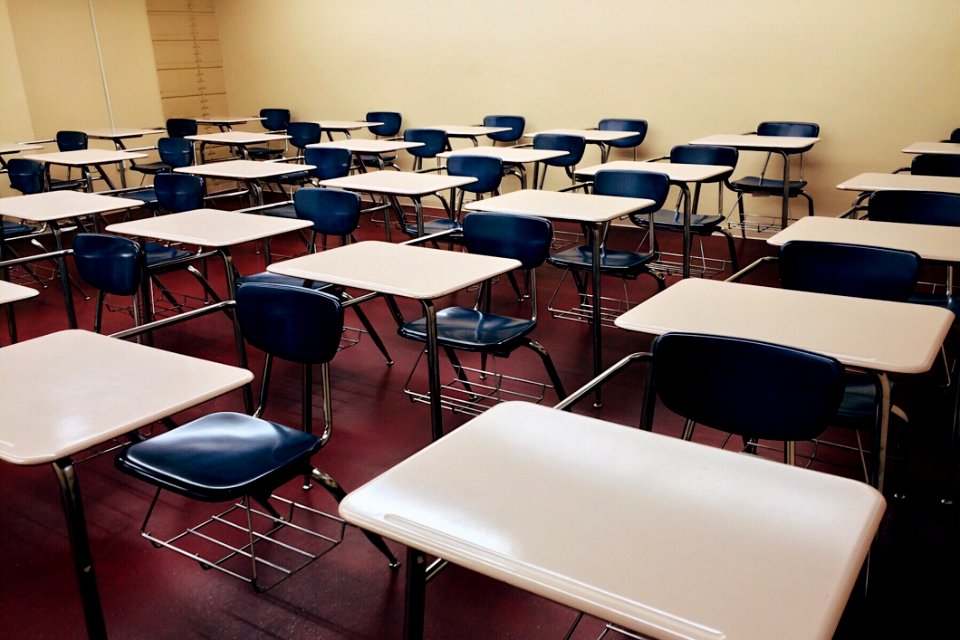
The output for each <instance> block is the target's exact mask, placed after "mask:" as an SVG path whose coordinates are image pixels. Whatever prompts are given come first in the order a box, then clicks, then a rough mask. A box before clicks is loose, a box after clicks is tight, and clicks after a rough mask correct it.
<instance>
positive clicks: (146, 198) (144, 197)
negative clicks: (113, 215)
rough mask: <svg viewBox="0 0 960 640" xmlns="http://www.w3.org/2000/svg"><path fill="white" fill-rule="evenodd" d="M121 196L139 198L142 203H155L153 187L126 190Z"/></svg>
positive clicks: (155, 194) (155, 196) (155, 193)
mask: <svg viewBox="0 0 960 640" xmlns="http://www.w3.org/2000/svg"><path fill="white" fill-rule="evenodd" d="M123 197H124V198H132V199H133V200H140V201H141V202H143V203H144V204H157V192H156V190H155V189H154V188H153V187H149V188H147V189H137V190H136V191H126V192H124V193H123Z"/></svg>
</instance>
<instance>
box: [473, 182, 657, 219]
mask: <svg viewBox="0 0 960 640" xmlns="http://www.w3.org/2000/svg"><path fill="white" fill-rule="evenodd" d="M652 204H653V200H648V199H646V198H622V197H619V196H599V195H595V194H587V193H573V192H571V191H542V190H540V189H522V190H520V191H513V192H511V193H505V194H503V195H501V196H494V197H492V198H484V199H483V200H477V201H475V202H471V203H469V204H467V205H465V207H466V208H467V209H469V210H471V211H492V212H497V213H516V214H521V215H528V216H540V217H541V218H547V219H549V220H573V221H576V222H587V223H601V222H609V221H611V220H616V219H617V218H622V217H623V216H625V215H627V214H628V213H632V212H634V211H637V210H638V209H643V208H645V207H649V206H650V205H652Z"/></svg>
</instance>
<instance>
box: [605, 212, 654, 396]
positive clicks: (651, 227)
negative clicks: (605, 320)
mask: <svg viewBox="0 0 960 640" xmlns="http://www.w3.org/2000/svg"><path fill="white" fill-rule="evenodd" d="M651 228H652V227H651ZM602 243H603V229H602V228H601V227H600V226H599V225H594V226H593V377H597V376H598V375H600V372H601V371H602V370H603V336H602V333H601V330H600V305H601V304H602V299H601V297H600V295H601V291H600V260H601V257H602V252H601V249H602V247H601V245H602ZM601 386H602V385H597V390H596V391H595V392H594V397H593V406H594V407H598V408H599V407H601V406H603V400H602V398H601V396H600V387H601Z"/></svg>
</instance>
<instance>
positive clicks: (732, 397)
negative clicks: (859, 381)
mask: <svg viewBox="0 0 960 640" xmlns="http://www.w3.org/2000/svg"><path fill="white" fill-rule="evenodd" d="M650 351H651V354H652V355H651V362H650V367H649V369H648V372H647V383H646V387H645V391H644V402H643V407H644V411H643V417H642V419H641V427H642V428H643V429H646V430H647V431H651V430H652V429H653V419H654V412H655V407H656V406H657V402H656V401H657V399H659V401H660V403H661V404H662V405H663V406H664V407H665V408H666V409H668V410H669V411H672V412H673V413H675V414H677V415H679V416H681V417H682V418H684V420H685V424H684V429H683V438H684V439H685V440H690V439H692V438H693V431H694V427H695V426H696V425H697V424H702V425H704V426H707V427H711V428H714V429H719V430H721V431H726V432H728V433H732V434H736V435H740V436H743V438H744V439H745V440H747V441H750V442H754V441H756V440H760V439H763V440H776V441H780V442H784V443H785V446H784V461H785V462H786V463H787V464H795V461H796V441H798V440H811V439H813V438H816V437H818V436H819V435H820V434H822V433H823V432H824V431H825V430H826V428H827V426H828V425H829V424H830V421H831V420H832V419H833V417H834V416H835V415H836V412H837V408H838V407H839V406H840V400H841V398H842V397H843V389H844V379H845V372H844V368H843V365H842V364H840V362H838V361H837V360H836V359H835V358H831V357H828V356H823V355H819V354H816V353H810V352H808V351H803V350H800V349H794V348H791V347H785V346H782V345H776V344H769V343H765V342H758V341H754V340H743V339H740V338H729V337H724V336H710V335H698V334H689V333H666V334H664V335H662V336H659V337H658V338H657V339H655V340H654V341H653V344H652V345H651V348H650ZM691 372H696V384H693V383H692V381H691V375H692V373H691ZM745 388H748V389H750V401H749V402H744V399H743V389H745Z"/></svg>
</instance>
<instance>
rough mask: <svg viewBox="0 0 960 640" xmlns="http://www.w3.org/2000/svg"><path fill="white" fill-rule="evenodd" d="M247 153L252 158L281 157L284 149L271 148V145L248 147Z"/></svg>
mask: <svg viewBox="0 0 960 640" xmlns="http://www.w3.org/2000/svg"><path fill="white" fill-rule="evenodd" d="M247 155H248V156H250V158H252V159H262V158H279V157H280V156H282V155H283V149H271V148H270V147H247Z"/></svg>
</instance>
